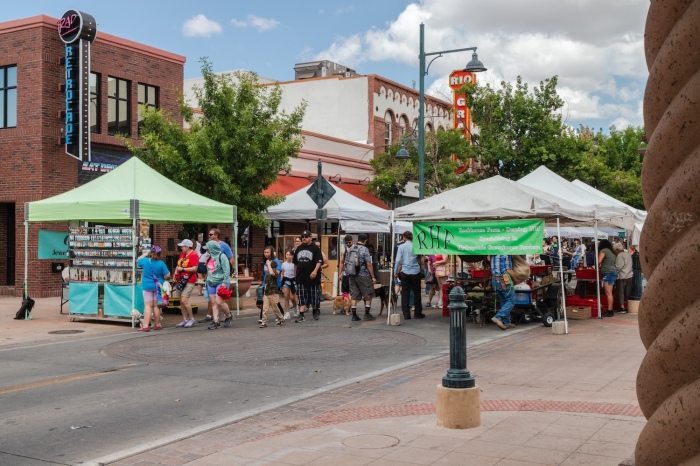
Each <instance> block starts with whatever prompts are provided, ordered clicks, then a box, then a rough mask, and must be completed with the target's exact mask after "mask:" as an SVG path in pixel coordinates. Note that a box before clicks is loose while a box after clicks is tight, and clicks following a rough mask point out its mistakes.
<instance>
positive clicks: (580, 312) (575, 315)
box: [566, 306, 591, 320]
mask: <svg viewBox="0 0 700 466" xmlns="http://www.w3.org/2000/svg"><path fill="white" fill-rule="evenodd" d="M566 318H567V319H571V320H585V319H590V318H591V307H590V306H566Z"/></svg>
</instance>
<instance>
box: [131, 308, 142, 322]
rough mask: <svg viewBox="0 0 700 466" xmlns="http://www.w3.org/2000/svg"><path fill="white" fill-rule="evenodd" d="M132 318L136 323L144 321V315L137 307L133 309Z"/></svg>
mask: <svg viewBox="0 0 700 466" xmlns="http://www.w3.org/2000/svg"><path fill="white" fill-rule="evenodd" d="M131 318H132V319H133V321H134V323H138V324H141V323H143V316H142V315H141V313H140V312H139V311H137V310H136V309H134V310H132V311H131Z"/></svg>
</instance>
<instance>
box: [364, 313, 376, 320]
mask: <svg viewBox="0 0 700 466" xmlns="http://www.w3.org/2000/svg"><path fill="white" fill-rule="evenodd" d="M364 319H365V320H374V319H376V317H374V316H373V315H372V314H365V317H364Z"/></svg>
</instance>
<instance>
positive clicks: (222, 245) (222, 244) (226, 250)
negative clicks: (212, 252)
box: [219, 241, 233, 259]
mask: <svg viewBox="0 0 700 466" xmlns="http://www.w3.org/2000/svg"><path fill="white" fill-rule="evenodd" d="M219 247H220V248H221V253H222V254H223V255H224V256H226V257H227V258H229V259H231V258H232V257H233V251H231V246H229V245H228V243H225V242H224V241H220V242H219Z"/></svg>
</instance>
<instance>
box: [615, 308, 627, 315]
mask: <svg viewBox="0 0 700 466" xmlns="http://www.w3.org/2000/svg"><path fill="white" fill-rule="evenodd" d="M617 313H618V314H627V311H626V310H624V309H620V310H619V311H617Z"/></svg>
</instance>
